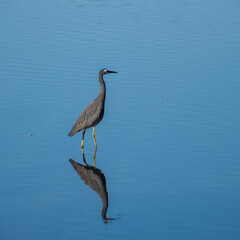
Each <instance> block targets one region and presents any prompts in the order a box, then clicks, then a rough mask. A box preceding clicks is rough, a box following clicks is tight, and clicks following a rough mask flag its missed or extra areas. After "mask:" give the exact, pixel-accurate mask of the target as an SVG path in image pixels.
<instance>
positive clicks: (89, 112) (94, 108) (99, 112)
mask: <svg viewBox="0 0 240 240" xmlns="http://www.w3.org/2000/svg"><path fill="white" fill-rule="evenodd" d="M108 73H117V72H114V71H109V70H107V69H105V68H104V69H102V70H100V72H99V83H100V91H99V95H98V97H97V98H96V99H94V100H93V101H92V102H91V103H90V104H89V105H88V106H87V107H86V108H85V109H84V110H83V112H82V113H81V115H80V116H79V117H78V119H77V121H76V123H75V124H74V126H73V128H72V130H71V131H70V132H69V134H68V136H70V137H72V136H73V135H74V134H75V133H77V132H79V131H81V130H83V129H84V131H83V136H82V144H81V147H82V148H83V141H84V134H85V131H86V130H87V129H88V128H90V127H94V128H93V139H94V143H95V146H97V144H96V139H95V126H96V125H97V124H98V123H99V122H100V121H101V120H102V119H103V116H104V105H105V96H106V85H105V82H104V80H103V75H106V74H108Z"/></svg>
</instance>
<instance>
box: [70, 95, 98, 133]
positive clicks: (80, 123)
mask: <svg viewBox="0 0 240 240" xmlns="http://www.w3.org/2000/svg"><path fill="white" fill-rule="evenodd" d="M100 109H101V108H100V105H99V103H98V101H97V98H96V99H95V100H93V101H92V102H91V103H90V104H89V105H88V106H87V107H86V108H85V109H84V110H83V112H82V113H81V114H80V116H79V117H78V119H77V121H76V123H75V124H74V126H73V128H72V130H71V131H70V133H69V136H73V135H74V134H75V133H77V132H79V131H81V130H82V129H84V128H86V127H91V126H92V125H93V124H94V122H96V121H97V120H98V118H99V115H100V114H99V112H100Z"/></svg>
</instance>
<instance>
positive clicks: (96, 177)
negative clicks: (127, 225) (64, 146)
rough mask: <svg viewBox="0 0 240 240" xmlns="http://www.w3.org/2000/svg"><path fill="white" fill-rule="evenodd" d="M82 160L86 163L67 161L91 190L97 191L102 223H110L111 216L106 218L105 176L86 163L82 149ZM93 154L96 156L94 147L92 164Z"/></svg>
mask: <svg viewBox="0 0 240 240" xmlns="http://www.w3.org/2000/svg"><path fill="white" fill-rule="evenodd" d="M82 155H83V161H84V163H85V164H86V165H83V164H80V163H77V162H75V161H74V160H72V159H69V162H70V163H71V164H72V166H73V168H74V169H75V170H76V171H77V173H78V175H79V176H80V177H81V179H82V180H83V181H84V183H85V184H86V185H88V186H89V187H90V188H91V189H92V190H93V191H95V192H97V193H98V195H99V196H100V197H101V199H102V204H103V207H102V213H101V216H102V219H103V220H104V223H110V221H111V220H113V218H108V217H107V216H106V214H107V209H108V192H107V186H106V178H105V176H104V174H103V173H102V171H101V170H100V169H99V168H96V166H94V167H93V166H90V165H88V164H87V162H86V159H85V155H84V151H82ZM95 156H96V149H95V153H94V165H95Z"/></svg>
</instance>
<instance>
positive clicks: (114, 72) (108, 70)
mask: <svg viewBox="0 0 240 240" xmlns="http://www.w3.org/2000/svg"><path fill="white" fill-rule="evenodd" d="M107 72H108V73H117V72H114V71H109V70H108V71H107Z"/></svg>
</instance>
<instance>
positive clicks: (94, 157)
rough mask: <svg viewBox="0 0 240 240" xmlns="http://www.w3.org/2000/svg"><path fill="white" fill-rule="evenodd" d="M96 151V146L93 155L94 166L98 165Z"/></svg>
mask: <svg viewBox="0 0 240 240" xmlns="http://www.w3.org/2000/svg"><path fill="white" fill-rule="evenodd" d="M96 153H97V147H95V151H94V156H93V163H94V167H96V160H95V159H96Z"/></svg>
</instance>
